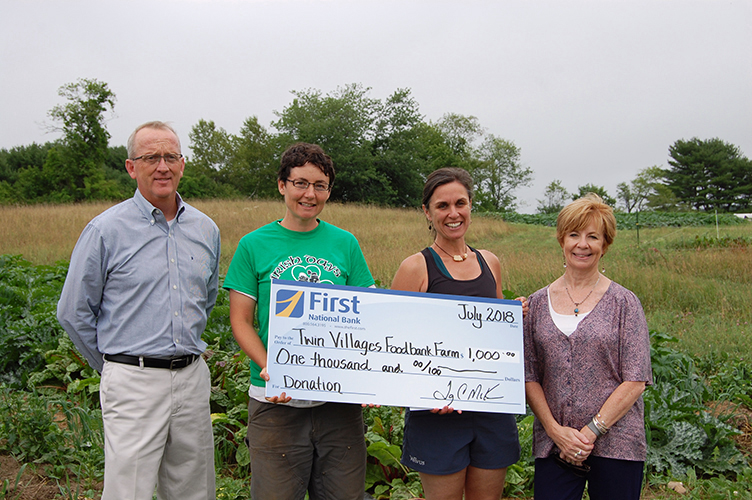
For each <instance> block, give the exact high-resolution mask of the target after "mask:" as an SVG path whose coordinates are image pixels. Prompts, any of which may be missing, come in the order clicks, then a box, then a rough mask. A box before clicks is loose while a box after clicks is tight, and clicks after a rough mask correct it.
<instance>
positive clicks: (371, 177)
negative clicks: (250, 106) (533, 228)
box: [0, 79, 752, 213]
mask: <svg viewBox="0 0 752 500" xmlns="http://www.w3.org/2000/svg"><path fill="white" fill-rule="evenodd" d="M369 92H370V88H368V87H364V86H362V85H361V84H350V85H345V86H343V87H338V88H337V89H336V90H335V91H333V92H330V93H326V94H324V93H323V92H321V91H320V90H316V89H306V90H298V91H293V92H292V94H293V99H292V102H291V103H289V104H288V105H287V106H286V107H285V108H284V109H282V111H275V115H276V119H275V120H274V121H272V122H271V125H270V128H266V127H264V126H263V125H262V124H260V123H259V121H258V119H257V117H255V116H250V117H249V118H247V119H246V120H245V121H244V123H243V125H242V127H241V128H240V131H239V133H238V134H237V135H234V134H230V133H228V132H227V131H225V130H224V129H222V128H221V127H218V126H217V125H216V124H215V123H214V122H213V121H211V120H203V119H202V120H199V122H198V123H197V124H195V125H194V126H193V127H192V128H191V130H190V133H189V135H188V138H189V140H190V148H191V151H192V156H191V157H190V158H189V159H188V161H187V163H186V169H185V174H184V177H183V180H182V181H181V185H180V192H181V194H182V195H183V196H184V197H186V198H188V199H190V198H233V197H256V198H270V197H276V195H277V187H276V171H277V167H278V162H279V157H280V155H281V153H282V151H284V149H285V148H286V147H287V146H288V145H289V144H291V143H292V142H295V141H303V142H312V143H316V144H319V145H321V147H323V148H324V150H325V151H327V153H328V154H329V155H330V156H331V157H332V159H333V161H334V164H335V167H336V169H337V178H336V182H335V183H334V185H333V188H332V199H333V200H339V201H343V202H360V203H373V204H378V205H386V206H396V207H416V206H420V203H421V192H422V187H423V183H424V180H425V178H426V176H427V175H428V174H429V173H430V172H432V171H433V170H435V169H436V168H439V167H443V166H457V167H462V168H465V169H466V170H468V171H469V172H470V173H471V174H472V176H473V179H474V181H475V185H476V194H475V200H474V205H475V208H476V209H479V210H484V211H496V212H503V211H514V210H515V209H516V208H517V197H516V194H515V193H516V191H517V189H518V188H520V187H523V186H528V185H530V183H531V182H532V180H533V174H534V173H533V169H532V168H530V167H528V166H525V165H523V163H522V160H521V150H520V148H519V147H517V146H516V145H515V144H514V142H512V141H510V140H507V139H504V138H501V137H497V136H495V135H493V134H491V133H488V132H487V131H486V130H485V129H484V128H483V127H482V126H481V124H480V123H479V121H478V119H477V118H476V117H474V116H465V115H461V114H456V113H446V114H444V115H443V116H442V117H441V118H440V119H439V120H437V121H427V120H426V119H425V117H424V116H423V115H421V114H420V111H419V106H418V103H417V102H416V101H415V99H414V98H413V97H412V95H411V93H410V90H409V89H397V90H396V91H395V92H394V93H392V94H391V95H390V96H388V97H387V98H385V99H383V100H380V99H374V98H372V97H370V95H369ZM58 94H59V95H60V96H61V97H63V98H64V99H65V101H66V102H65V104H61V105H58V106H55V107H54V108H53V109H52V110H50V111H49V113H48V115H49V117H50V119H51V120H52V121H53V122H54V124H55V129H56V130H59V131H60V132H62V138H60V139H59V140H56V141H53V142H48V143H45V144H42V145H39V144H36V143H34V144H31V145H28V146H17V147H14V148H11V149H0V203H6V204H7V203H39V202H52V203H58V202H80V201H85V200H119V199H125V198H128V197H130V196H132V194H133V191H134V189H135V181H133V180H132V179H131V178H130V177H129V176H128V174H127V173H126V172H125V168H124V163H125V159H126V157H127V152H126V149H125V147H124V146H114V147H113V146H110V145H109V139H110V134H109V133H108V132H107V129H106V121H107V118H108V116H109V115H110V114H112V113H113V112H114V106H115V94H114V93H113V92H112V91H111V90H110V88H109V86H108V85H107V84H106V83H104V82H100V81H98V80H94V79H79V80H78V81H76V82H73V83H70V84H67V85H64V86H62V87H60V89H59V91H58ZM134 126H135V125H134ZM669 157H670V159H669V161H668V164H669V167H668V168H665V169H664V168H661V167H659V166H653V167H648V168H646V169H644V170H642V171H640V173H639V174H638V175H637V177H636V178H635V179H633V180H632V181H630V182H623V183H621V184H619V186H618V188H617V195H616V197H612V196H610V195H609V194H608V193H607V192H606V190H605V189H604V188H603V187H600V186H595V185H592V184H585V185H583V186H580V187H579V188H578V191H577V192H576V193H569V192H568V191H567V190H566V189H565V188H564V187H563V186H562V184H561V181H559V180H554V181H552V182H551V183H550V184H549V185H548V186H547V188H546V190H545V192H544V196H543V199H540V200H538V207H537V208H538V212H540V213H555V212H558V210H560V209H561V207H562V206H563V205H564V204H566V202H567V201H568V200H569V199H576V198H577V197H579V196H582V195H584V194H585V193H587V192H596V193H598V194H600V195H601V196H602V197H603V198H604V200H605V201H606V202H607V203H609V204H611V205H613V206H615V207H617V208H620V209H623V210H625V211H627V212H631V211H634V210H662V211H677V210H699V211H710V210H718V211H722V212H736V211H747V210H749V209H750V207H751V206H752V162H750V160H749V159H747V158H746V157H745V156H744V155H743V154H742V152H741V151H740V150H739V148H737V147H736V146H734V145H732V144H728V143H726V142H724V141H722V140H720V139H717V138H715V139H709V140H700V139H697V138H692V139H690V140H683V139H682V140H679V141H676V142H675V143H674V144H673V145H672V146H671V147H670V148H669Z"/></svg>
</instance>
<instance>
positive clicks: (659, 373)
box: [644, 331, 749, 477]
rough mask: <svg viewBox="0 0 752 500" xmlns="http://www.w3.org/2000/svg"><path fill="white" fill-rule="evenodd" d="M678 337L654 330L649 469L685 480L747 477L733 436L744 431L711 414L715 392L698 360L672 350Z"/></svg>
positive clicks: (647, 421) (647, 404) (649, 393)
mask: <svg viewBox="0 0 752 500" xmlns="http://www.w3.org/2000/svg"><path fill="white" fill-rule="evenodd" d="M670 342H675V339H673V338H672V337H670V336H668V335H665V334H660V333H657V332H654V331H653V332H651V343H652V347H651V362H652V366H653V377H654V385H653V386H650V387H648V388H647V389H646V391H645V394H644V400H645V428H646V431H647V436H648V456H647V460H646V466H647V468H648V471H650V472H652V473H656V474H661V473H668V474H671V475H672V476H673V477H685V476H686V475H687V474H688V473H689V471H690V470H697V471H702V472H703V473H704V474H710V475H715V474H728V473H741V472H742V471H743V470H744V469H745V468H747V467H749V464H748V463H747V461H746V460H745V458H744V456H743V455H742V454H741V453H740V452H739V450H738V449H737V448H736V446H735V444H734V441H733V440H732V439H731V436H733V435H736V434H739V431H738V430H736V429H734V428H733V427H731V426H730V425H728V424H726V423H724V422H722V421H721V420H719V419H718V418H717V417H715V416H713V415H711V413H710V411H709V410H708V408H707V407H706V406H705V405H704V404H703V403H704V402H705V401H708V400H709V398H710V396H711V394H710V391H709V390H708V388H707V386H706V384H705V381H704V379H703V377H702V376H701V375H700V374H699V373H698V371H697V368H696V366H695V363H694V360H693V359H692V358H691V357H690V356H689V355H687V354H683V353H680V352H678V351H676V350H674V349H672V348H670V347H669V346H668V343H670Z"/></svg>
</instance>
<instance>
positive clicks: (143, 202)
mask: <svg viewBox="0 0 752 500" xmlns="http://www.w3.org/2000/svg"><path fill="white" fill-rule="evenodd" d="M175 197H176V198H177V202H178V212H177V214H176V215H175V220H176V221H177V222H178V223H179V222H180V216H181V215H182V214H183V212H185V203H184V202H183V198H182V197H181V196H180V194H179V193H175ZM133 201H134V202H135V203H136V206H137V207H138V208H139V210H141V212H142V213H143V214H144V216H145V217H146V218H148V219H149V220H152V219H153V218H154V216H155V214H154V211H155V210H156V211H157V213H159V214H161V215H162V216H163V217H164V214H162V211H161V210H159V209H158V208H157V207H155V206H154V205H152V204H151V203H150V202H149V200H147V199H146V198H144V195H142V194H141V191H139V190H138V189H136V194H134V195H133Z"/></svg>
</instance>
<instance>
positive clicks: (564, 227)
mask: <svg viewBox="0 0 752 500" xmlns="http://www.w3.org/2000/svg"><path fill="white" fill-rule="evenodd" d="M591 222H595V224H596V226H598V229H599V230H600V231H601V232H602V233H603V241H604V243H605V244H604V246H603V251H604V252H605V251H606V249H607V248H608V247H609V246H610V245H611V243H613V242H614V238H616V217H614V210H613V209H612V208H611V207H610V206H608V205H607V204H606V203H604V202H603V199H602V198H601V197H600V196H598V195H597V194H595V193H587V194H586V195H585V196H583V197H581V198H577V199H576V200H574V201H573V202H572V203H570V204H569V205H567V206H566V207H564V208H563V209H562V210H561V212H559V216H558V217H557V218H556V239H557V240H559V244H560V245H561V244H562V243H563V242H564V238H565V237H566V235H567V234H568V233H570V232H572V231H581V230H582V229H584V228H586V227H587V226H588V225H589V224H590V223H591Z"/></svg>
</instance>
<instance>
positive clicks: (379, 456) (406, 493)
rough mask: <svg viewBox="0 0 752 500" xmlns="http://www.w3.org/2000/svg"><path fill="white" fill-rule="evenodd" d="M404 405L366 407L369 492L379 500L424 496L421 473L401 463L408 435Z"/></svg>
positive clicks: (367, 487)
mask: <svg viewBox="0 0 752 500" xmlns="http://www.w3.org/2000/svg"><path fill="white" fill-rule="evenodd" d="M404 412H405V410H404V408H398V407H393V406H384V407H380V408H366V409H365V410H364V421H365V423H366V426H367V427H368V431H367V432H366V444H367V445H368V448H367V449H368V457H369V458H368V463H367V465H366V467H367V468H366V491H368V492H370V493H371V494H372V495H373V497H374V498H376V499H403V498H405V499H407V498H416V497H420V496H422V493H423V487H422V485H421V484H420V476H419V475H418V473H417V472H414V471H411V470H410V469H409V468H408V467H405V466H404V465H402V463H401V462H400V458H401V457H402V440H403V438H404V430H405V421H404Z"/></svg>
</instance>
